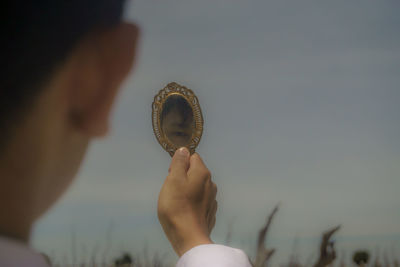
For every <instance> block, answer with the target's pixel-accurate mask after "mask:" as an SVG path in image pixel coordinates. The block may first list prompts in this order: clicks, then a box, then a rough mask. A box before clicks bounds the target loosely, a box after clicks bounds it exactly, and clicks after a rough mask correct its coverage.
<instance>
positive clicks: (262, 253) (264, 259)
mask: <svg viewBox="0 0 400 267" xmlns="http://www.w3.org/2000/svg"><path fill="white" fill-rule="evenodd" d="M278 209H279V204H277V205H276V206H275V208H274V209H273V210H272V212H271V214H270V215H269V216H268V218H267V222H266V224H265V226H264V227H263V228H261V230H260V232H259V234H258V241H257V255H256V260H255V263H254V265H253V266H254V267H265V266H267V263H268V260H269V259H270V258H271V256H272V255H273V254H274V253H275V249H267V248H266V247H265V239H266V236H267V233H268V230H269V227H270V225H271V222H272V220H273V218H274V216H275V214H276V213H277V212H278Z"/></svg>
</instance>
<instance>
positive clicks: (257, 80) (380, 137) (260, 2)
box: [33, 0, 400, 262]
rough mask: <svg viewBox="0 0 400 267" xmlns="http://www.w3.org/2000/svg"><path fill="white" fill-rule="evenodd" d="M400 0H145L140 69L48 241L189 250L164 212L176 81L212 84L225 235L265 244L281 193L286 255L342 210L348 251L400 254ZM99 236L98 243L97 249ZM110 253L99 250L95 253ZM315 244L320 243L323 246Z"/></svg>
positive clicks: (212, 164) (62, 246)
mask: <svg viewBox="0 0 400 267" xmlns="http://www.w3.org/2000/svg"><path fill="white" fill-rule="evenodd" d="M399 8H400V2H398V1H395V0H393V1H385V0H382V1H372V0H365V1H354V0H350V1H349V0H335V1H311V0H305V1H282V0H279V1H278V0H274V1H265V0H248V1H241V0H203V1H195V0H185V1H183V0H163V1H161V0H136V1H133V2H129V4H128V5H127V7H126V14H125V18H126V20H128V21H132V22H135V23H137V24H139V26H140V28H141V37H140V45H139V49H138V55H137V60H136V65H135V68H134V70H133V71H132V72H131V74H130V75H129V77H128V78H127V80H126V81H125V83H124V86H123V88H122V91H121V95H120V96H119V99H118V103H117V105H116V108H115V111H114V113H113V123H112V126H113V127H112V131H111V133H110V135H109V136H108V137H107V138H106V139H103V140H98V141H95V142H93V144H92V146H91V148H90V150H89V152H88V155H87V157H86V159H85V161H84V163H83V165H82V168H81V171H80V173H79V175H78V177H77V179H76V181H75V183H74V184H73V186H72V187H71V188H70V190H69V191H68V193H66V194H65V195H64V196H63V197H62V199H61V200H60V201H59V202H58V203H57V204H56V205H55V206H54V207H53V208H52V209H51V210H50V211H49V212H48V213H47V214H46V215H45V216H44V217H43V218H42V219H41V220H40V221H39V222H38V223H37V225H36V227H35V230H34V233H33V245H34V246H35V247H36V248H37V249H39V250H42V251H46V252H47V253H49V254H51V255H54V256H56V257H58V258H64V259H67V260H72V257H73V256H71V254H73V253H71V251H74V250H75V251H77V252H76V255H77V256H76V258H80V259H85V258H88V256H89V255H92V254H95V255H97V254H98V258H99V259H100V258H101V257H106V258H112V257H114V255H116V253H117V252H119V251H124V250H127V251H136V252H138V253H140V252H141V251H143V249H145V248H148V250H150V251H152V252H154V251H157V252H158V253H160V255H165V257H167V258H168V259H171V260H172V261H173V260H176V257H174V256H173V255H174V254H173V251H172V249H171V248H170V246H169V244H168V241H167V240H166V238H165V236H164V235H163V232H162V229H161V227H160V225H159V223H158V220H157V212H156V210H157V197H158V193H159V190H160V188H161V186H162V183H163V180H164V179H165V176H166V175H167V170H168V166H169V163H170V157H169V155H168V153H167V152H165V151H163V150H162V148H161V147H160V146H159V144H158V143H157V140H156V138H155V136H154V135H153V131H152V126H151V103H152V100H153V97H154V95H156V94H157V92H158V91H159V90H160V89H161V88H163V87H164V86H165V85H166V84H167V83H169V82H172V81H175V82H178V83H180V84H182V85H185V86H187V87H189V88H191V89H192V90H193V91H194V92H195V94H196V95H197V96H198V98H199V101H200V105H201V108H202V111H203V116H204V120H205V124H204V133H203V137H202V140H201V142H200V144H199V147H198V150H197V151H198V153H199V154H200V155H201V156H202V157H203V159H204V161H205V163H206V165H207V166H208V168H209V169H210V170H211V172H212V174H213V180H214V182H215V183H216V184H217V185H218V189H219V191H218V196H217V199H218V203H219V210H218V213H217V224H216V227H215V230H214V233H213V235H212V238H213V240H215V241H216V242H224V240H225V237H226V234H227V232H228V231H229V229H232V232H233V235H232V245H233V246H236V247H239V248H242V249H244V250H246V251H247V252H248V253H249V254H251V253H252V252H253V251H254V244H255V238H256V236H257V232H258V230H259V229H260V227H261V226H262V225H263V223H264V221H265V218H266V216H267V215H268V213H269V212H270V211H271V210H272V209H273V207H274V206H275V205H276V204H277V203H280V210H279V212H278V214H277V216H276V218H275V221H274V222H273V225H272V228H271V232H270V235H269V236H268V245H269V246H270V247H275V248H277V254H276V255H275V256H274V257H275V258H274V260H275V261H276V262H283V261H285V260H286V259H287V258H288V255H289V253H290V252H291V251H293V250H295V251H297V252H298V253H299V254H300V255H301V260H302V261H303V262H305V261H306V259H307V257H309V256H310V255H311V257H312V256H313V255H314V254H315V253H316V252H317V247H318V240H319V236H320V234H321V233H322V232H323V231H324V230H327V229H329V228H331V227H333V226H335V225H338V224H341V225H342V228H341V230H340V231H339V233H338V234H337V247H338V252H339V253H340V255H342V254H341V251H342V250H345V251H346V255H347V256H346V257H350V256H351V253H352V251H354V250H355V249H357V248H366V249H370V250H371V251H375V249H376V248H377V247H380V248H381V250H383V249H386V250H387V251H388V253H389V255H390V253H391V254H395V253H397V255H399V254H400V209H399V207H400V195H399V188H400V138H399V136H400V123H399V115H400V105H399V101H400V87H399V84H400V31H399V28H400V16H398V10H399ZM93 251H97V252H93ZM96 253H97V254H96ZM314 256H316V255H314Z"/></svg>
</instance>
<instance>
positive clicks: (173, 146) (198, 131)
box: [152, 82, 204, 156]
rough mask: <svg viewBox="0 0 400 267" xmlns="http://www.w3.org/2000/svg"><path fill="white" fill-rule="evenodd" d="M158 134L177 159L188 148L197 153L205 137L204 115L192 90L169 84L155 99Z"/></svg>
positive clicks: (160, 140)
mask: <svg viewBox="0 0 400 267" xmlns="http://www.w3.org/2000/svg"><path fill="white" fill-rule="evenodd" d="M152 122H153V131H154V134H155V136H156V138H157V140H158V142H159V143H160V145H161V146H162V147H163V148H164V149H165V150H166V151H167V152H168V153H169V154H170V155H171V156H173V155H174V153H175V151H176V150H177V149H178V148H180V147H182V146H185V147H187V148H188V149H189V151H190V154H193V153H194V152H195V149H196V147H197V145H198V144H199V142H200V139H201V136H202V134H203V123H204V121H203V115H202V113H201V108H200V104H199V101H198V99H197V97H196V95H195V94H194V93H193V91H192V90H190V89H188V88H187V87H185V86H182V85H179V84H178V83H176V82H172V83H169V84H168V85H167V86H165V87H164V88H163V89H161V90H160V91H159V93H158V94H157V95H156V96H155V97H154V102H153V104H152Z"/></svg>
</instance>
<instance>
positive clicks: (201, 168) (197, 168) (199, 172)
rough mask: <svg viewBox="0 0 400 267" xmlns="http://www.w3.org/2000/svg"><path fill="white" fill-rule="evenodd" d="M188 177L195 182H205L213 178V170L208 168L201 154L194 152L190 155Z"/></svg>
mask: <svg viewBox="0 0 400 267" xmlns="http://www.w3.org/2000/svg"><path fill="white" fill-rule="evenodd" d="M189 164H190V167H189V170H188V177H189V179H191V180H192V181H193V182H195V183H201V184H202V183H205V182H207V181H210V180H211V172H210V171H209V170H208V169H207V166H206V165H205V164H204V162H203V160H202V159H201V157H200V156H199V154H197V153H194V154H193V155H192V156H191V157H190V163H189Z"/></svg>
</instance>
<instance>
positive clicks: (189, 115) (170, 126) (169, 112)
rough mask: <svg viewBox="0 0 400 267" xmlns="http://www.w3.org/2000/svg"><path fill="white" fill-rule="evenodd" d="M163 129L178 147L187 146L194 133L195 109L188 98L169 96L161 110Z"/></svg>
mask: <svg viewBox="0 0 400 267" xmlns="http://www.w3.org/2000/svg"><path fill="white" fill-rule="evenodd" d="M160 122H161V129H162V131H163V132H164V134H165V136H167V138H168V139H169V140H170V141H171V143H173V144H174V145H176V146H177V147H182V146H187V145H188V144H189V143H190V140H191V138H192V133H193V122H194V119H193V110H192V108H191V106H190V105H189V103H188V102H187V101H186V99H185V98H184V97H182V96H179V95H172V96H170V97H168V98H167V100H166V101H165V103H164V105H163V109H162V112H161V118H160Z"/></svg>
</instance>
